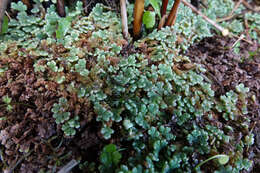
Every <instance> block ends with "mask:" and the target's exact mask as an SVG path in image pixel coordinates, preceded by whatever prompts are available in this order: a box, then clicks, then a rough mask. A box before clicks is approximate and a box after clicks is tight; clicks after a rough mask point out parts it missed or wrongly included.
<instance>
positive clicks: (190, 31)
mask: <svg viewBox="0 0 260 173" xmlns="http://www.w3.org/2000/svg"><path fill="white" fill-rule="evenodd" d="M230 2H231V1H227V2H224V1H222V0H214V1H211V3H209V7H210V8H209V10H206V9H205V13H206V14H207V13H208V14H212V13H213V12H212V6H213V3H223V4H225V5H226V6H227V7H226V8H223V7H219V8H215V7H218V6H215V5H214V10H216V12H214V14H216V16H215V17H219V16H218V13H217V12H218V11H217V10H220V9H222V8H223V9H225V10H226V11H225V13H224V14H228V12H229V10H230V9H232V6H233V4H231V3H230ZM171 3H172V2H171ZM12 7H13V8H14V9H16V10H18V11H19V13H18V15H17V19H12V20H11V21H10V22H9V25H10V26H9V28H8V31H7V32H6V33H7V34H5V35H2V36H1V39H2V40H3V42H2V43H0V50H1V59H4V58H5V56H4V55H9V56H12V55H17V59H19V58H21V57H23V58H24V57H27V56H29V55H30V56H31V57H32V61H33V67H34V72H35V75H38V76H44V80H45V81H52V82H54V83H56V84H57V85H56V86H58V87H57V88H55V90H56V91H57V92H58V93H59V94H58V96H59V98H57V101H56V102H55V103H53V104H52V106H51V111H49V112H50V113H52V115H53V119H54V120H55V122H56V124H57V129H58V130H62V131H63V132H64V134H65V137H70V138H73V137H74V136H76V134H77V130H80V128H81V126H80V121H81V120H82V119H83V118H86V117H88V116H89V119H92V120H93V119H94V121H96V122H98V124H99V125H100V129H99V132H100V136H101V137H102V138H103V140H104V141H107V143H110V142H112V141H116V142H115V144H108V145H105V146H104V147H103V149H102V151H100V162H99V163H90V164H91V170H96V171H97V170H99V171H101V172H133V173H134V172H192V171H193V170H194V168H196V170H198V171H199V170H200V169H201V170H203V169H206V168H203V166H202V164H204V163H205V164H206V162H207V161H209V160H211V159H213V158H219V157H220V156H221V157H222V156H225V160H224V161H223V160H219V162H212V168H211V169H214V170H215V172H228V171H229V172H239V171H241V170H250V168H251V165H252V162H251V161H250V160H249V159H247V158H245V157H244V153H245V152H246V147H247V146H248V145H252V143H253V141H254V136H252V135H251V134H247V133H246V132H245V133H244V134H243V135H246V136H247V137H246V138H245V140H244V141H241V142H240V143H237V141H236V140H237V138H236V137H235V136H232V133H229V130H232V128H233V127H229V129H228V130H227V129H226V128H225V127H224V126H219V127H218V128H217V127H215V123H216V122H217V121H219V123H221V124H222V122H223V121H224V122H230V121H232V122H233V123H232V124H243V125H244V128H247V125H248V124H249V122H250V120H248V119H246V118H244V116H243V115H244V114H247V105H246V104H245V99H246V98H247V95H246V93H247V92H248V91H249V90H248V88H245V87H244V85H243V84H240V85H239V86H237V87H236V91H229V92H227V93H225V95H222V96H220V97H218V96H215V93H214V91H213V90H212V88H211V81H210V80H209V79H208V78H207V77H206V76H205V72H206V69H204V68H202V67H201V65H200V64H193V63H191V62H190V60H189V58H188V57H186V56H184V55H182V54H181V52H183V51H185V50H186V49H187V48H188V47H189V46H190V45H191V44H192V43H193V42H194V41H195V40H199V39H201V38H203V37H207V36H211V35H212V33H211V29H212V28H211V26H210V25H209V24H207V23H206V22H205V21H204V20H203V19H202V18H201V17H198V16H196V15H194V14H193V13H192V11H191V10H190V9H189V8H188V7H185V6H183V5H182V4H181V5H180V7H179V14H178V17H177V18H176V24H175V25H174V26H173V27H165V28H162V29H161V30H159V31H157V30H154V31H152V32H151V33H149V34H147V35H146V37H144V38H142V39H140V40H138V41H136V42H135V43H134V44H133V45H132V48H131V50H127V51H126V50H125V47H127V41H126V40H125V39H124V37H123V35H122V33H121V22H120V18H119V16H118V15H117V14H116V13H114V12H112V11H110V10H109V9H108V8H106V7H105V6H103V5H101V4H97V5H96V6H95V7H94V8H93V11H92V12H91V14H90V15H89V16H88V17H83V16H82V15H81V13H82V10H83V8H82V3H80V2H78V3H77V5H76V9H75V10H74V11H73V12H70V13H68V15H67V17H66V18H61V17H59V15H58V14H57V13H56V12H55V7H54V6H51V7H50V8H49V9H48V10H47V13H46V14H45V16H41V13H40V11H39V7H37V6H36V7H35V8H34V9H33V10H32V13H33V14H34V15H32V16H29V15H28V14H27V13H26V12H25V10H26V8H25V5H23V4H22V3H17V4H12ZM219 14H221V15H223V11H221V12H219ZM131 17H132V16H131V15H129V18H131ZM220 17H222V16H220ZM251 17H252V16H251ZM74 19H77V20H74ZM14 45H16V46H20V47H22V48H23V51H20V50H15V51H16V52H10V51H9V50H10V49H11V48H12V47H14ZM28 58H30V57H28ZM0 69H8V66H7V67H0ZM2 71H3V73H4V70H2ZM42 74H44V75H42ZM63 91H66V92H68V93H69V94H67V95H66V96H63V95H65V94H64V92H63ZM75 97H76V98H75ZM10 99H11V98H8V99H7V98H5V99H4V103H5V104H7V106H9V104H10V103H11V100H10ZM69 99H71V100H73V99H74V100H77V101H78V102H80V103H83V102H90V105H91V106H89V107H92V109H93V110H94V113H95V115H94V116H93V115H91V116H90V115H80V114H76V113H74V112H73V113H72V111H71V110H70V109H69V107H70V105H71V104H72V103H75V102H72V103H71V102H69V101H68V100H69ZM238 102H239V103H243V105H242V110H241V109H240V105H239V104H238ZM9 108H10V106H9ZM80 109H83V106H82V107H80ZM75 112H76V111H75ZM221 118H223V119H224V120H220V119H221ZM114 139H116V140H114ZM125 143H127V144H128V146H127V147H128V148H127V150H125V149H124V147H125V146H123V144H125ZM230 145H231V146H235V147H233V148H231V149H230V147H229V146H230ZM226 148H228V149H226ZM124 151H126V152H124ZM208 158H209V159H208ZM227 158H229V159H227ZM219 159H220V158H219ZM203 160H205V161H204V162H203ZM82 162H84V161H82ZM196 166H197V167H196ZM86 167H89V166H86Z"/></svg>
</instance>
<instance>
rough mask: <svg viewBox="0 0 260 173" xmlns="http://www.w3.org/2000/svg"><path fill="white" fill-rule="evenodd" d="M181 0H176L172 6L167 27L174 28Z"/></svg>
mask: <svg viewBox="0 0 260 173" xmlns="http://www.w3.org/2000/svg"><path fill="white" fill-rule="evenodd" d="M180 2H181V0H175V1H174V4H173V6H172V9H171V12H170V14H169V16H168V19H167V21H166V24H165V25H166V26H173V25H174V23H175V20H176V16H177V11H178V7H179V5H180Z"/></svg>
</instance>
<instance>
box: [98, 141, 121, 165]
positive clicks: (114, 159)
mask: <svg viewBox="0 0 260 173" xmlns="http://www.w3.org/2000/svg"><path fill="white" fill-rule="evenodd" d="M121 157H122V155H121V154H120V153H119V152H118V151H117V150H116V145H115V144H109V145H106V146H105V147H104V148H103V151H102V153H101V155H100V161H101V162H102V163H103V164H104V165H105V166H106V167H108V168H109V167H111V166H113V165H115V166H116V165H117V164H118V163H119V162H120V159H121Z"/></svg>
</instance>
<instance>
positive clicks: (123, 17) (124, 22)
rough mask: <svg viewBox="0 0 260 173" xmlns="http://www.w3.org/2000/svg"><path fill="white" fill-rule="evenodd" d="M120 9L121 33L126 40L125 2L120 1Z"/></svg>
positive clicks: (124, 0) (123, 0)
mask: <svg viewBox="0 0 260 173" xmlns="http://www.w3.org/2000/svg"><path fill="white" fill-rule="evenodd" d="M120 8H121V21H122V32H123V35H124V38H125V39H127V38H128V25H127V12H126V0H120Z"/></svg>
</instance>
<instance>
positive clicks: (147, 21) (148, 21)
mask: <svg viewBox="0 0 260 173" xmlns="http://www.w3.org/2000/svg"><path fill="white" fill-rule="evenodd" d="M143 23H144V25H145V27H146V28H147V29H151V28H153V27H154V25H155V13H154V12H152V11H146V12H144V15H143Z"/></svg>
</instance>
